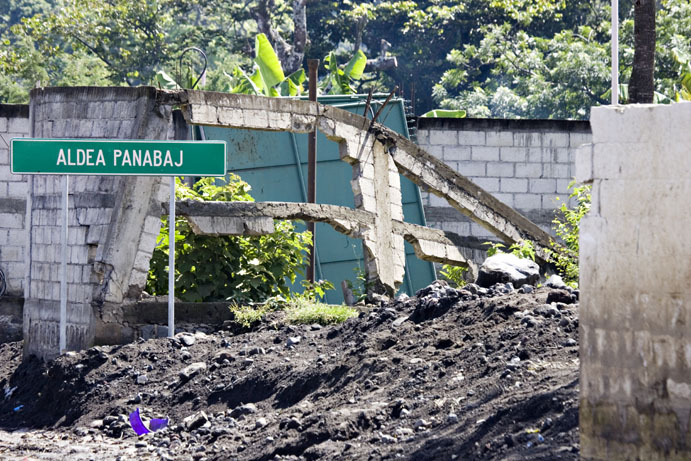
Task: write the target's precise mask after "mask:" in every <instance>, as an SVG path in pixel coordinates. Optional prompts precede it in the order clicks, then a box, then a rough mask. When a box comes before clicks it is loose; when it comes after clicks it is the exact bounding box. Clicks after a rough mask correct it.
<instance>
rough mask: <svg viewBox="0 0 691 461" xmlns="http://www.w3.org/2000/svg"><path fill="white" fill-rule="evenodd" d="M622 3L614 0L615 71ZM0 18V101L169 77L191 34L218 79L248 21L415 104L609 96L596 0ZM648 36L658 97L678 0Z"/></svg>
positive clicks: (688, 42) (520, 113) (592, 101)
mask: <svg viewBox="0 0 691 461" xmlns="http://www.w3.org/2000/svg"><path fill="white" fill-rule="evenodd" d="M633 10H634V9H633V1H632V0H621V1H620V12H621V20H622V24H621V69H622V72H621V74H622V75H621V79H620V81H621V82H623V83H626V82H628V80H629V78H630V74H631V64H632V62H633V20H632V18H633ZM0 16H1V18H0V19H1V21H0V35H1V39H2V42H0V102H20V101H26V100H27V95H28V90H29V89H30V88H31V87H33V86H34V85H35V84H36V83H37V82H40V84H42V85H84V84H95V85H139V84H151V83H152V82H153V81H154V75H155V73H156V72H157V71H158V70H161V69H165V70H166V71H167V72H168V73H169V74H171V75H175V74H176V72H177V67H178V58H179V56H180V53H181V51H182V50H183V49H185V48H186V47H189V46H197V47H199V48H201V49H203V50H204V51H205V52H206V54H207V55H208V59H209V72H208V75H207V79H206V88H207V89H213V90H220V91H226V90H229V89H230V88H231V85H232V84H233V82H232V80H231V78H229V75H232V72H233V69H235V68H236V67H238V65H240V66H241V67H243V68H245V69H247V68H251V59H252V58H253V52H254V43H255V37H256V35H257V34H258V33H260V32H261V33H264V34H265V35H266V36H267V37H269V39H270V40H271V42H272V44H273V45H274V47H275V48H276V51H277V53H278V55H279V57H280V58H281V61H282V64H283V67H284V69H290V70H291V71H292V70H293V69H295V68H298V67H300V65H301V64H302V66H303V67H304V59H307V58H317V59H322V60H324V58H325V57H326V56H327V55H329V53H331V52H333V54H332V56H335V57H336V58H337V59H338V60H339V62H346V61H347V60H348V59H349V58H350V57H351V56H353V55H354V53H355V51H357V50H358V49H359V50H362V51H363V52H364V53H365V54H366V55H367V57H368V58H369V59H368V67H367V68H366V73H365V74H364V76H363V78H362V79H361V80H360V82H359V88H358V89H359V90H360V91H363V92H365V91H367V90H368V89H369V88H370V87H373V88H374V89H375V90H377V91H388V90H389V89H390V88H392V87H393V86H394V85H398V86H399V88H401V89H402V91H403V95H404V96H405V97H411V96H412V93H413V92H414V100H415V108H416V113H418V114H420V113H422V112H425V111H427V110H429V109H432V108H434V107H443V108H449V109H465V110H467V111H468V114H469V115H470V116H486V117H534V118H585V117H587V116H588V113H589V108H590V106H592V105H596V104H601V103H604V102H607V101H608V98H609V94H608V91H609V78H610V77H609V72H610V71H609V68H610V62H609V60H610V58H609V40H610V24H609V1H608V0H594V1H592V2H577V1H567V0H417V1H381V0H368V1H354V0H330V1H319V2H317V1H308V0H242V1H237V0H236V1H232V0H192V1H182V0H147V1H146V2H131V1H127V0H107V1H96V0H0ZM657 36H658V38H657V48H656V56H655V63H656V64H655V65H656V67H655V78H656V79H655V90H656V91H657V92H658V93H659V94H658V95H657V99H658V100H661V99H662V95H664V96H666V97H673V96H674V93H675V91H677V90H678V89H679V84H680V74H681V70H682V69H683V68H686V66H688V63H689V61H691V58H690V56H691V5H690V4H689V2H688V0H662V2H661V6H660V8H658V11H657ZM185 59H186V60H187V61H186V62H188V63H189V61H190V60H194V59H197V56H196V55H194V54H188V55H186V58H185ZM394 64H396V65H395V66H394ZM193 65H194V63H193ZM196 68H199V65H198V64H196V67H195V69H196ZM326 72H327V71H326V69H325V68H322V70H321V71H320V74H321V75H325V74H326ZM622 89H623V90H624V91H623V94H624V96H626V94H627V93H626V91H625V90H626V88H625V87H624V88H622Z"/></svg>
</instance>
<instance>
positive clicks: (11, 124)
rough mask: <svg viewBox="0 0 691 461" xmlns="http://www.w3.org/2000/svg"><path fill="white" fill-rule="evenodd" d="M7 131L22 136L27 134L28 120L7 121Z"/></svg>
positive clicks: (28, 129)
mask: <svg viewBox="0 0 691 461" xmlns="http://www.w3.org/2000/svg"><path fill="white" fill-rule="evenodd" d="M7 131H9V132H15V133H22V134H23V135H24V136H26V135H27V134H29V132H30V128H29V119H28V118H11V119H9V120H8V121H7Z"/></svg>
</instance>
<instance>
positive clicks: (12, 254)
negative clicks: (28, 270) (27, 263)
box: [0, 245, 24, 262]
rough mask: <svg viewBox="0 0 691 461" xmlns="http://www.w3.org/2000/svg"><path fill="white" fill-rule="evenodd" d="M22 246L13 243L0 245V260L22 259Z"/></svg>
mask: <svg viewBox="0 0 691 461" xmlns="http://www.w3.org/2000/svg"><path fill="white" fill-rule="evenodd" d="M23 260H24V247H21V246H13V245H2V246H0V261H6V262H10V261H23Z"/></svg>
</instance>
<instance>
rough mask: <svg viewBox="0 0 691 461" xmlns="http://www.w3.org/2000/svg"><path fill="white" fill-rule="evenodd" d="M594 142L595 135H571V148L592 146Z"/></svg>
mask: <svg viewBox="0 0 691 461" xmlns="http://www.w3.org/2000/svg"><path fill="white" fill-rule="evenodd" d="M591 142H593V135H592V134H591V133H570V134H569V146H570V147H581V146H582V145H583V144H590V143H591Z"/></svg>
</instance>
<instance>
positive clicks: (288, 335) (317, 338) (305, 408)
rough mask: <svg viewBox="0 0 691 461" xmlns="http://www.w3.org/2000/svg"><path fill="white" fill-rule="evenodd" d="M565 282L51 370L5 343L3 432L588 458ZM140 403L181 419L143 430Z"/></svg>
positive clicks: (211, 447) (301, 448)
mask: <svg viewBox="0 0 691 461" xmlns="http://www.w3.org/2000/svg"><path fill="white" fill-rule="evenodd" d="M550 291H551V290H550V289H547V288H541V289H537V290H534V289H532V287H529V286H528V287H522V288H521V289H520V290H518V291H516V290H513V289H512V288H511V287H510V286H508V287H507V286H505V285H495V286H494V287H493V288H492V289H489V290H486V289H483V288H479V287H477V286H475V285H471V286H469V287H467V288H466V289H463V290H455V289H453V288H450V287H448V286H446V285H445V284H444V283H440V282H436V283H435V284H433V285H431V286H430V287H427V288H425V289H423V290H421V291H420V292H419V293H418V294H417V295H416V296H415V297H411V298H407V299H398V300H397V301H395V302H393V303H390V304H387V305H382V306H378V307H371V306H370V307H368V308H366V309H363V312H362V313H361V314H360V316H359V317H358V318H354V319H351V320H349V321H347V322H346V323H344V324H342V325H339V326H333V327H320V326H318V325H311V326H309V325H307V326H286V325H282V324H281V314H280V313H278V314H272V316H271V317H270V318H268V319H266V322H264V323H263V324H262V325H261V326H260V327H259V328H257V329H255V330H253V331H249V332H244V333H232V332H229V331H218V332H216V333H213V334H209V335H207V334H202V333H197V334H179V335H178V336H177V337H176V338H172V339H168V338H165V339H157V340H149V341H146V342H144V341H141V342H137V343H134V344H129V345H124V346H113V347H112V346H107V347H105V346H104V347H94V348H92V349H89V350H87V351H84V352H81V353H69V354H66V355H64V356H62V357H60V358H58V359H56V360H55V361H53V362H51V363H50V364H47V365H46V364H42V363H40V362H38V361H35V360H29V361H25V362H24V363H21V362H20V359H21V350H20V346H19V344H17V343H13V344H6V345H0V364H1V365H0V390H4V394H0V427H3V428H5V429H7V430H13V429H15V430H16V429H18V428H31V429H51V431H57V432H58V433H60V434H62V435H63V436H64V437H68V438H70V440H72V446H73V449H74V447H75V446H79V444H80V443H85V444H86V443H92V442H93V441H94V440H96V441H101V442H102V445H103V446H104V447H106V446H108V445H109V444H112V443H115V442H116V441H117V443H118V444H120V445H118V447H120V448H118V449H113V450H110V451H107V450H106V451H103V452H102V453H101V456H99V458H100V459H111V458H109V457H112V459H115V458H116V457H117V454H118V453H121V454H122V453H124V451H122V450H123V449H124V448H122V444H123V442H122V440H120V439H123V438H124V444H125V445H127V441H128V440H129V441H130V442H129V446H128V450H132V449H135V448H136V450H137V456H138V457H140V458H142V459H147V457H149V458H151V459H209V460H211V459H218V460H221V459H243V460H244V459H247V460H270V459H298V458H299V459H326V458H329V457H331V458H337V459H389V458H395V457H399V458H400V457H402V458H404V459H406V458H408V459H464V460H465V459H503V460H505V459H577V458H578V409H577V402H578V341H577V339H578V338H577V332H578V313H577V311H578V305H577V304H564V303H551V304H546V300H547V297H548V296H550ZM569 294H570V295H573V296H570V297H566V296H561V297H560V298H559V299H564V300H567V301H573V300H574V299H575V298H576V297H577V293H572V292H570V293H569ZM552 296H554V295H552ZM4 395H7V397H6V398H4V399H3V396H4ZM137 407H139V408H141V410H142V413H143V414H144V415H145V418H152V417H169V418H170V425H169V427H168V428H166V429H164V430H162V431H159V432H156V433H152V434H147V435H144V436H142V437H139V438H137V436H136V435H135V434H134V432H133V431H132V429H131V428H130V427H129V424H128V422H127V418H126V415H127V414H129V413H130V412H131V411H133V410H134V409H135V408H137ZM51 433H52V432H51ZM39 439H40V440H39ZM37 440H38V442H36V443H35V444H34V445H36V446H37V447H41V446H42V447H43V449H46V447H47V445H46V444H48V442H47V441H45V440H44V439H41V438H40V437H39V438H38V439H37ZM42 444H43V445H42ZM8 447H9V443H8V444H6V445H3V442H2V437H0V454H2V453H6V454H8V455H19V453H18V452H16V451H12V449H11V448H8ZM133 447H134V448H133ZM37 449H38V448H37ZM54 449H55V448H54ZM3 450H4V451H3ZM104 450H105V448H104ZM118 450H120V451H118ZM25 453H27V451H26V450H25V451H23V452H22V454H25ZM28 453H33V452H31V450H29V451H28ZM127 457H128V456H125V457H123V458H122V459H125V458H127Z"/></svg>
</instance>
